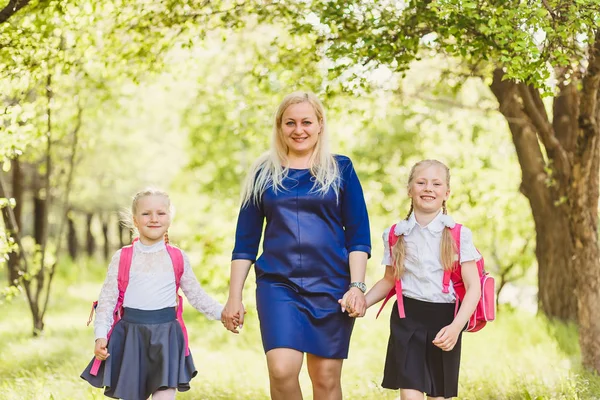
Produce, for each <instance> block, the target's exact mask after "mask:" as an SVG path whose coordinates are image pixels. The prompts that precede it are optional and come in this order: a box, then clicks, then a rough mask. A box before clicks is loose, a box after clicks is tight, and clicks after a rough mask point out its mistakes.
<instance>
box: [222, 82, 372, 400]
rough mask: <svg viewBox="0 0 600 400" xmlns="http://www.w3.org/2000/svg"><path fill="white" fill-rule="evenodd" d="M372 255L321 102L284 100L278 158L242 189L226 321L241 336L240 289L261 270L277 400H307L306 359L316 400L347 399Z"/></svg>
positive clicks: (273, 154) (264, 160) (262, 313)
mask: <svg viewBox="0 0 600 400" xmlns="http://www.w3.org/2000/svg"><path fill="white" fill-rule="evenodd" d="M265 220H266V227H265V230H264V239H263V253H262V254H261V256H260V257H258V259H257V258H256V257H257V253H258V246H259V242H260V239H261V236H262V232H263V223H264V221H265ZM370 252H371V242H370V233H369V217H368V214H367V208H366V205H365V201H364V197H363V192H362V188H361V185H360V182H359V180H358V177H357V175H356V172H355V171H354V167H353V166H352V162H351V161H350V159H349V158H348V157H345V156H340V155H332V154H331V153H330V151H329V143H328V136H327V129H326V123H325V114H324V110H323V106H322V104H321V102H320V101H319V100H318V99H317V97H316V96H315V95H314V94H312V93H304V92H298V93H292V94H290V95H288V96H286V97H285V98H284V99H283V101H282V102H281V104H280V105H279V108H278V110H277V113H276V115H275V123H274V127H273V138H272V144H271V149H270V151H269V152H267V153H266V154H265V155H263V156H262V157H260V158H259V159H258V160H257V162H256V163H255V165H254V167H253V168H252V169H251V171H250V172H249V175H248V179H247V182H246V185H245V187H244V191H243V195H242V206H241V209H240V213H239V217H238V222H237V231H236V242H235V248H234V250H233V257H232V263H231V281H230V289H229V299H228V300H227V304H226V306H225V310H224V313H223V319H222V320H223V323H224V325H225V327H226V328H227V329H229V330H230V331H232V332H234V333H238V332H239V328H241V327H242V324H243V316H244V306H243V304H242V289H243V286H244V282H245V280H246V277H247V275H248V271H249V269H250V266H251V265H252V264H253V263H255V268H256V281H257V282H256V283H257V289H256V304H257V308H258V316H259V319H260V330H261V336H262V342H263V347H264V350H265V353H266V356H267V366H268V369H269V380H270V390H271V398H273V399H285V400H294V399H301V398H302V393H301V390H300V384H299V382H298V375H299V372H300V369H301V367H302V363H303V360H304V353H306V363H307V367H308V373H309V376H310V379H311V381H312V385H313V396H314V398H315V399H341V398H342V390H341V383H340V379H341V370H342V362H343V360H344V359H345V358H347V356H348V345H349V342H350V335H351V333H352V328H353V325H354V318H353V317H356V316H358V315H362V314H364V311H365V309H366V302H365V298H364V292H365V290H366V287H365V284H364V278H365V268H366V263H367V258H368V257H369V256H370ZM338 299H342V302H341V304H342V307H341V308H340V305H339V304H338Z"/></svg>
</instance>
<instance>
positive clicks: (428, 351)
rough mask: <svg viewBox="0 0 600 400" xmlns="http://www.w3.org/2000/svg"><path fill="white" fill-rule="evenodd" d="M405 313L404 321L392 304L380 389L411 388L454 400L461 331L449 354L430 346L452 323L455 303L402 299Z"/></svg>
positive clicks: (458, 367)
mask: <svg viewBox="0 0 600 400" xmlns="http://www.w3.org/2000/svg"><path fill="white" fill-rule="evenodd" d="M404 311H405V313H406V318H400V316H399V315H398V306H397V304H394V307H393V309H392V315H391V317H390V339H389V342H388V349H387V355H386V359H385V371H384V374H383V382H382V384H381V386H383V387H384V388H386V389H414V390H418V391H421V392H424V393H426V394H427V395H428V396H431V397H446V398H448V397H456V396H457V395H458V372H459V369H460V349H461V338H462V332H461V334H460V335H459V337H458V340H457V342H456V345H455V346H454V348H453V349H452V350H451V351H443V350H442V349H440V348H439V347H437V346H436V345H434V344H433V343H432V341H433V339H434V338H435V336H436V335H437V333H438V332H439V331H440V329H442V328H443V327H444V326H446V325H449V324H451V323H452V321H453V320H454V304H453V303H429V302H425V301H419V300H415V299H411V298H409V297H406V296H405V297H404Z"/></svg>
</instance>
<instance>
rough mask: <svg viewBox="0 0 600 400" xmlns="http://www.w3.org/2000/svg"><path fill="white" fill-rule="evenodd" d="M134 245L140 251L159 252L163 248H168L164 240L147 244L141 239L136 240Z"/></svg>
mask: <svg viewBox="0 0 600 400" xmlns="http://www.w3.org/2000/svg"><path fill="white" fill-rule="evenodd" d="M133 245H134V246H135V249H136V250H138V251H140V252H141V253H157V252H159V251H161V250H165V249H166V248H167V247H166V246H165V242H164V240H161V241H160V242H156V243H154V244H151V245H149V246H147V245H145V244H144V243H142V242H140V241H139V240H136V241H135V243H134V244H133Z"/></svg>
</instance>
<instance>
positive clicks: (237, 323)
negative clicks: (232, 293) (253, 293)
mask: <svg viewBox="0 0 600 400" xmlns="http://www.w3.org/2000/svg"><path fill="white" fill-rule="evenodd" d="M245 314H246V309H245V308H244V304H242V302H241V301H234V300H231V299H228V300H227V304H225V308H223V312H222V313H221V322H222V323H223V326H224V327H225V329H227V330H228V331H231V332H233V333H240V331H239V330H238V328H239V329H242V327H243V326H244V315H245Z"/></svg>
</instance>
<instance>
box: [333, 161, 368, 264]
mask: <svg viewBox="0 0 600 400" xmlns="http://www.w3.org/2000/svg"><path fill="white" fill-rule="evenodd" d="M337 158H338V162H339V166H340V174H341V176H342V180H343V182H342V188H341V196H340V202H341V207H342V222H343V225H344V232H345V237H346V250H348V253H350V252H352V251H363V252H365V253H367V254H368V256H369V257H371V231H370V227H369V214H368V212H367V204H366V203H365V198H364V195H363V190H362V186H361V185H360V181H359V180H358V176H357V175H356V171H355V170H354V166H353V165H352V161H350V159H349V158H348V157H344V156H338V157H337Z"/></svg>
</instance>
